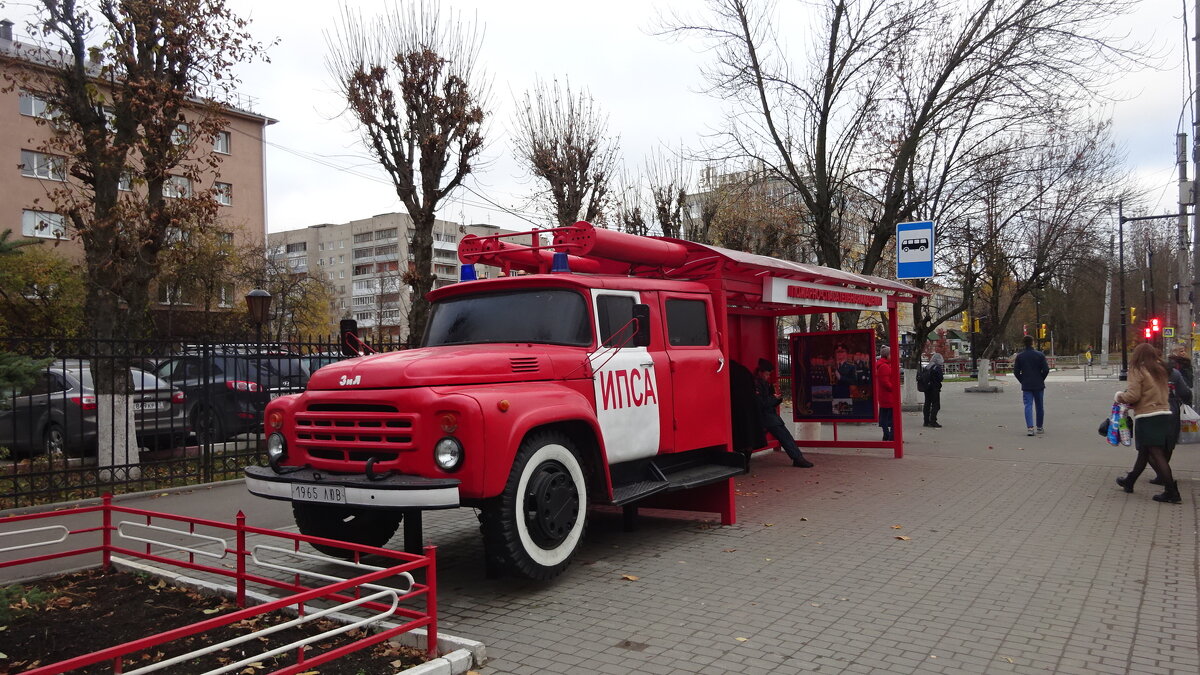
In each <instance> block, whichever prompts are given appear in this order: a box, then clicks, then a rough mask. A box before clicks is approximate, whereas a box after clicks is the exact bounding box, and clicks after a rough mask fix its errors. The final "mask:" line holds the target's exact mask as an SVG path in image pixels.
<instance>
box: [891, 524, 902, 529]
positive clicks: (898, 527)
mask: <svg viewBox="0 0 1200 675" xmlns="http://www.w3.org/2000/svg"><path fill="white" fill-rule="evenodd" d="M901 527H903V526H902V525H893V526H892V529H893V530H899V529H900V528H901Z"/></svg>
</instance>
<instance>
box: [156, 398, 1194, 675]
mask: <svg viewBox="0 0 1200 675" xmlns="http://www.w3.org/2000/svg"><path fill="white" fill-rule="evenodd" d="M1007 380H1008V381H1003V379H1002V384H1003V386H1004V387H1005V392H1004V393H1002V394H967V393H964V392H963V389H964V388H965V386H966V385H965V384H951V385H948V386H947V387H946V390H945V391H944V392H943V411H942V414H941V415H940V420H941V422H942V423H943V424H944V425H945V428H943V429H925V428H922V427H921V426H920V414H919V413H907V414H905V415H904V421H905V423H906V425H907V426H906V431H907V432H908V433H907V434H906V438H907V440H908V443H907V447H906V455H905V458H904V459H900V460H896V459H892V458H891V453H890V451H880V450H863V451H856V450H836V451H834V450H830V451H820V450H814V451H810V452H809V453H807V454H809V455H810V456H811V457H812V459H813V460H814V461H815V462H816V463H817V466H816V468H814V469H808V470H805V469H795V468H792V467H791V466H790V463H789V462H788V461H787V460H786V458H785V457H784V456H783V455H782V454H781V453H769V454H763V455H759V456H756V457H755V459H754V461H753V465H752V472H751V474H749V475H747V476H744V477H742V478H740V479H739V480H738V491H739V494H740V496H739V498H738V499H739V502H738V503H739V507H738V519H739V522H738V524H737V525H735V526H732V527H721V526H719V525H717V524H716V522H715V521H714V520H713V519H705V518H697V517H688V516H684V517H679V516H678V515H669V516H667V514H664V513H662V512H658V513H648V514H645V515H643V517H642V518H641V519H640V520H639V528H638V530H637V531H636V532H633V533H626V532H623V531H622V530H621V518H620V516H619V514H618V513H616V512H615V511H610V512H603V511H594V512H593V513H592V515H591V519H590V521H589V532H588V534H587V536H586V537H585V545H584V548H583V550H582V552H581V554H580V555H579V557H578V558H577V561H576V563H575V564H574V565H573V566H572V567H571V569H570V570H568V572H567V573H566V574H565V575H563V576H562V577H560V578H559V579H557V580H555V581H554V582H552V583H549V584H533V583H529V582H523V581H519V580H516V579H511V578H504V579H495V580H487V579H484V578H483V563H482V548H481V545H480V542H479V534H478V523H477V521H476V519H475V516H474V513H473V512H472V511H470V510H467V509H459V510H456V511H448V512H434V513H429V514H427V515H426V538H427V540H428V541H429V542H430V543H433V544H436V545H438V547H439V551H438V559H439V561H438V562H439V565H438V575H439V584H438V585H439V599H440V602H441V629H442V630H444V631H445V632H447V633H450V634H453V635H460V636H464V637H468V638H472V639H476V640H480V641H482V642H484V643H485V644H486V645H487V653H488V656H489V658H490V659H491V660H490V661H489V662H488V664H487V665H486V666H485V667H484V668H483V673H484V675H493V674H496V673H529V674H532V673H614V674H622V673H635V672H636V673H663V674H669V673H726V672H727V673H744V674H748V675H749V674H755V673H772V674H776V673H777V674H784V673H799V672H823V673H1009V672H1013V673H1030V672H1058V673H1080V674H1082V673H1125V672H1132V673H1196V672H1200V647H1198V641H1200V640H1198V637H1197V636H1198V620H1197V619H1198V596H1197V581H1198V578H1200V571H1198V560H1200V543H1198V535H1197V529H1198V528H1197V518H1196V514H1197V510H1196V504H1197V501H1196V500H1197V499H1198V498H1200V494H1198V491H1197V490H1196V485H1195V477H1196V475H1197V471H1200V446H1181V447H1180V448H1179V449H1178V450H1177V452H1176V457H1175V461H1174V462H1173V464H1174V466H1175V469H1176V471H1177V476H1178V477H1179V478H1180V479H1181V482H1180V488H1181V491H1182V492H1183V497H1184V503H1183V504H1182V505H1163V504H1158V503H1156V502H1154V501H1152V500H1151V499H1150V495H1151V494H1153V493H1154V492H1155V491H1157V489H1156V488H1154V486H1151V485H1148V484H1147V483H1146V482H1145V480H1144V479H1143V481H1142V482H1140V483H1138V485H1137V487H1136V492H1135V493H1134V494H1132V495H1127V494H1125V493H1124V492H1122V491H1121V490H1120V488H1119V487H1117V485H1116V484H1115V483H1114V482H1113V479H1114V478H1115V477H1116V476H1117V475H1119V474H1120V473H1121V472H1123V471H1124V470H1126V469H1127V468H1128V465H1129V464H1131V463H1132V460H1133V451H1132V449H1130V448H1111V447H1110V446H1108V445H1107V444H1106V443H1105V442H1104V441H1103V439H1101V438H1100V437H1099V436H1098V435H1097V434H1096V426H1097V424H1098V423H1099V422H1100V420H1101V419H1102V418H1103V416H1104V415H1105V413H1106V412H1107V409H1108V407H1109V405H1110V403H1111V400H1112V393H1113V391H1115V390H1116V389H1117V388H1118V384H1119V383H1116V382H1104V381H1099V382H1097V381H1090V382H1083V381H1082V379H1081V378H1071V377H1067V376H1059V377H1055V378H1053V379H1052V380H1051V382H1050V389H1049V390H1048V392H1047V414H1048V417H1047V421H1046V429H1047V432H1046V435H1044V436H1039V437H1034V438H1030V437H1027V436H1025V435H1024V427H1025V425H1024V421H1023V419H1022V414H1021V397H1020V392H1019V387H1015V386H1014V385H1013V382H1012V381H1011V377H1009V378H1007ZM824 431H825V438H830V437H831V436H830V434H829V429H828V427H826V429H825V430H824ZM877 434H878V429H877V428H876V427H873V426H870V425H859V426H851V427H846V428H843V429H840V430H839V437H840V438H843V439H846V438H863V439H867V438H870V439H875V438H877V437H878V436H877ZM1151 474H1152V472H1147V474H1146V476H1145V478H1149V477H1150V475H1151ZM134 503H135V504H136V505H138V506H143V507H145V508H153V509H157V510H165V511H184V512H189V513H193V514H195V515H200V516H204V517H216V518H222V519H229V518H230V517H232V513H227V511H236V509H238V508H243V509H245V510H246V512H247V515H248V516H249V517H250V521H251V523H252V524H254V525H260V526H266V527H272V526H285V525H290V517H289V514H288V513H287V509H286V505H279V504H278V503H271V502H266V501H264V500H258V499H252V498H250V497H248V496H247V495H246V493H245V491H244V487H243V486H241V485H240V484H232V485H222V486H218V487H214V488H211V489H201V490H196V491H193V492H191V493H189V494H181V495H170V496H165V497H159V498H156V499H140V500H134ZM281 506H282V507H283V508H280V507H281ZM897 526H898V527H897ZM897 537H907V538H908V539H907V540H901V539H898V538H897ZM394 543H395V544H397V545H399V537H397V539H396V540H394ZM625 575H629V576H631V577H636V580H628V579H626V578H625Z"/></svg>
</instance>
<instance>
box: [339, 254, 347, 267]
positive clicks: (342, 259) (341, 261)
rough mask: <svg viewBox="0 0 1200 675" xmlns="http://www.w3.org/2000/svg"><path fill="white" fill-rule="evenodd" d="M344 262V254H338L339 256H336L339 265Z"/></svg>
mask: <svg viewBox="0 0 1200 675" xmlns="http://www.w3.org/2000/svg"><path fill="white" fill-rule="evenodd" d="M345 262H346V256H344V255H339V256H338V264H339V265H342V264H345Z"/></svg>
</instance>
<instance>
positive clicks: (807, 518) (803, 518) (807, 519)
mask: <svg viewBox="0 0 1200 675" xmlns="http://www.w3.org/2000/svg"><path fill="white" fill-rule="evenodd" d="M800 520H802V521H804V520H808V518H801V519H800Z"/></svg>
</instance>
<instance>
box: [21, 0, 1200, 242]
mask: <svg viewBox="0 0 1200 675" xmlns="http://www.w3.org/2000/svg"><path fill="white" fill-rule="evenodd" d="M1185 1H1187V0H1143V2H1142V3H1141V5H1142V6H1141V9H1140V10H1139V12H1138V14H1137V15H1136V16H1135V17H1133V18H1132V20H1131V21H1129V22H1128V23H1127V24H1126V25H1127V26H1128V29H1129V31H1130V34H1131V35H1130V37H1131V39H1137V40H1142V41H1146V42H1148V43H1149V44H1150V45H1151V46H1152V47H1153V48H1154V49H1155V50H1156V51H1157V52H1158V53H1159V54H1161V56H1162V58H1161V63H1162V66H1163V69H1162V70H1159V71H1142V72H1139V73H1131V74H1130V75H1129V76H1127V77H1126V78H1125V79H1124V80H1123V81H1122V82H1121V83H1120V84H1119V85H1118V92H1119V94H1120V95H1121V96H1122V97H1124V98H1126V99H1127V100H1125V101H1123V102H1120V103H1117V104H1115V105H1114V106H1113V107H1112V110H1111V113H1112V116H1113V120H1114V126H1115V134H1116V137H1117V140H1118V141H1119V142H1120V143H1121V144H1122V146H1123V147H1124V149H1125V151H1126V153H1127V155H1128V162H1129V167H1130V170H1131V171H1132V172H1133V173H1134V174H1135V175H1136V176H1138V178H1139V179H1140V182H1141V184H1142V185H1143V186H1144V189H1145V194H1146V197H1147V202H1148V203H1149V204H1151V205H1152V206H1154V207H1155V208H1154V211H1155V212H1156V213H1163V212H1170V211H1172V210H1173V209H1174V208H1175V207H1174V205H1173V204H1172V203H1171V202H1172V201H1173V200H1174V199H1175V195H1176V192H1175V187H1174V183H1175V166H1174V145H1175V133H1176V131H1177V129H1178V128H1179V123H1180V114H1181V111H1183V110H1184V102H1185V99H1186V98H1187V93H1186V91H1185V87H1186V86H1187V84H1186V82H1185V72H1186V71H1187V70H1189V69H1190V66H1189V65H1187V64H1186V63H1185V62H1184V56H1183V45H1184V37H1183V35H1184V23H1183V20H1182V16H1181V15H1182V13H1183V11H1184V4H1185ZM0 2H3V0H0ZM29 2H30V0H9V3H8V5H9V6H8V9H4V10H0V12H3V13H5V14H6V15H8V16H10V17H11V18H13V19H18V18H20V16H19V15H21V14H22V13H24V12H22V9H23V8H22V6H23V5H24V6H26V7H27V6H28V4H29ZM229 2H230V5H231V7H232V8H233V9H234V10H235V11H236V12H238V13H239V14H241V15H243V16H246V17H248V18H250V19H252V21H253V23H252V25H251V31H252V32H253V33H254V35H255V36H256V37H257V38H258V39H260V40H262V41H270V40H274V39H278V41H279V43H278V44H277V45H276V46H275V47H273V48H272V49H271V51H270V57H271V63H269V64H255V65H250V66H244V67H242V68H241V69H240V74H241V77H242V82H243V84H242V91H243V92H244V93H245V94H246V95H248V96H250V97H253V98H254V99H256V103H255V106H254V107H255V110H256V111H257V112H259V113H260V114H263V115H266V116H268V117H272V118H275V119H277V120H279V122H278V124H275V125H273V126H271V127H270V128H269V129H268V131H267V142H268V147H267V183H268V188H267V199H268V217H267V220H268V229H269V230H270V231H272V232H275V231H280V230H288V229H295V228H300V227H307V226H309V225H314V224H318V223H336V222H345V221H349V220H355V219H359V218H366V217H370V216H372V215H375V214H378V213H387V212H391V211H403V210H404V208H403V205H402V204H401V203H400V202H399V200H398V199H397V198H396V196H395V192H394V190H393V189H392V186H391V184H390V182H389V181H388V179H387V178H386V176H385V175H384V174H383V172H382V171H381V170H380V169H378V168H377V165H376V164H375V162H374V161H373V160H371V158H370V157H369V156H368V154H367V152H366V150H365V148H364V147H363V146H362V145H361V143H360V142H359V136H358V134H357V132H355V131H354V128H353V125H352V122H351V120H350V119H349V117H348V116H346V115H343V114H342V112H343V108H342V104H341V103H340V102H339V100H338V97H337V95H336V94H335V93H334V88H333V87H332V86H331V79H330V77H329V75H328V73H327V71H326V68H325V62H324V55H325V51H326V44H325V33H326V31H327V29H329V28H330V27H331V25H332V24H333V22H334V20H335V17H336V14H337V3H335V2H314V3H295V2H291V1H286V0H229ZM349 4H350V6H352V7H360V8H361V9H362V11H363V12H364V13H366V14H373V13H375V12H377V11H379V9H380V8H381V7H382V6H383V2H382V1H381V0H352V1H351V2H349ZM1187 4H1188V9H1187V11H1188V14H1189V16H1188V23H1189V25H1190V23H1191V18H1192V12H1193V11H1194V10H1193V9H1192V2H1190V1H1188V2H1187ZM699 5H700V2H699V0H608V1H607V2H603V3H600V2H573V1H569V0H502V1H501V0H457V1H454V2H447V3H445V6H446V7H452V8H454V9H455V10H457V11H460V12H462V13H463V15H464V16H465V17H473V18H475V19H477V21H478V22H479V24H480V25H482V26H483V28H484V31H485V37H484V40H483V46H482V50H481V55H480V64H481V66H482V67H483V69H484V70H485V71H486V72H487V74H488V76H489V77H490V78H491V82H492V103H493V104H494V106H493V110H494V114H493V115H492V116H491V118H490V121H489V131H490V133H489V142H488V149H487V151H486V155H485V158H486V160H487V166H486V167H485V168H484V169H483V170H481V171H479V172H477V174H476V175H475V176H474V177H473V178H472V179H470V180H468V185H469V186H470V187H471V188H472V189H473V190H475V191H476V192H478V193H479V194H480V195H483V196H484V197H486V198H487V199H489V200H491V201H493V202H495V203H497V204H499V205H500V206H501V207H503V208H498V207H496V206H492V205H489V204H487V203H486V202H485V200H484V199H483V198H481V197H479V196H476V195H475V194H471V193H470V192H467V191H465V190H460V191H459V192H458V194H456V196H455V197H454V198H453V199H451V200H450V201H448V202H446V203H445V206H444V207H443V208H442V209H441V210H440V212H439V217H441V218H445V219H448V220H455V221H463V220H466V221H469V222H483V223H492V224H496V225H501V226H504V227H509V228H514V229H525V228H527V227H529V226H531V224H530V223H529V222H527V221H525V220H522V217H521V216H520V215H514V214H512V213H509V212H506V210H505V209H507V210H509V211H515V212H519V213H523V214H524V215H525V217H527V218H529V219H532V220H534V221H535V222H538V223H539V224H542V223H545V221H544V220H543V219H541V216H540V215H539V214H537V213H535V212H534V211H533V209H532V208H531V206H530V204H529V201H528V199H529V197H530V195H531V194H532V193H533V191H534V186H533V184H532V183H531V182H530V180H529V178H528V177H527V176H525V175H523V173H522V171H521V169H520V168H519V167H518V166H517V164H516V163H515V162H514V161H513V159H512V146H511V143H510V142H509V138H508V132H509V127H510V125H511V116H512V110H513V101H514V98H515V97H517V96H519V95H520V94H521V93H523V92H524V91H525V90H527V89H528V88H530V87H531V86H532V84H533V82H534V80H535V78H536V77H539V76H540V77H543V78H552V77H556V76H557V77H564V76H566V77H568V78H569V79H570V81H571V84H572V86H573V87H586V88H587V89H588V90H589V91H590V92H591V94H592V95H593V96H594V97H595V99H596V100H597V102H598V103H599V105H600V106H601V107H602V109H603V110H604V111H605V112H606V113H607V114H608V116H609V129H610V131H611V132H613V133H615V134H619V136H620V139H621V151H622V156H623V158H624V160H625V163H626V165H627V166H629V167H631V168H634V169H636V168H637V167H640V166H641V165H642V164H643V162H644V159H645V157H646V156H647V155H648V153H650V152H652V151H653V150H654V149H655V148H656V147H657V146H660V145H661V144H667V145H669V146H671V147H675V148H678V147H680V146H681V145H682V146H684V147H688V146H692V147H694V146H696V145H697V144H698V140H699V138H700V136H701V135H702V134H704V133H706V132H707V131H710V130H712V129H713V128H714V127H715V126H716V125H718V123H719V121H720V118H721V108H720V105H719V103H718V102H716V101H714V100H712V99H711V98H709V97H707V96H705V95H703V94H701V93H697V92H698V90H699V88H700V87H701V86H702V84H703V82H702V80H701V76H700V70H699V69H700V66H701V65H702V64H703V63H705V61H706V56H705V55H704V54H703V53H698V52H697V51H695V48H694V46H693V45H689V44H686V43H673V42H671V41H668V40H664V39H662V38H659V37H656V36H654V35H652V34H651V30H652V29H653V27H654V26H655V25H656V24H655V17H656V15H657V14H658V12H659V11H660V10H662V9H669V8H670V7H673V6H678V7H685V8H686V7H697V6H699ZM780 5H781V6H784V7H796V6H801V5H800V3H799V2H798V1H797V2H793V1H791V0H781V1H780ZM302 8H303V9H302ZM1189 30H1190V28H1189ZM783 32H784V33H785V35H792V36H794V35H796V34H797V33H798V32H799V29H798V27H792V28H791V29H789V30H786V31H783ZM1186 81H1190V78H1188V79H1187V80H1186ZM1190 120H1191V114H1190V107H1189V108H1188V112H1187V113H1186V114H1185V116H1184V122H1185V124H1186V125H1187V126H1185V127H1184V129H1183V130H1185V131H1188V132H1189V133H1190V131H1191V129H1190Z"/></svg>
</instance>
